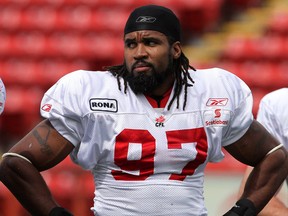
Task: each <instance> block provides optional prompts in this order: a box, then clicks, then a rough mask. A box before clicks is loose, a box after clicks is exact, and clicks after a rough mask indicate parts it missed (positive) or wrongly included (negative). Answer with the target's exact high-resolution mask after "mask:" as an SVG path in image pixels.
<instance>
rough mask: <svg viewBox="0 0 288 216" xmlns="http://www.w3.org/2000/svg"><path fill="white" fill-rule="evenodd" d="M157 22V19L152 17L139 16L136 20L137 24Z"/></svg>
mask: <svg viewBox="0 0 288 216" xmlns="http://www.w3.org/2000/svg"><path fill="white" fill-rule="evenodd" d="M155 21H156V18H155V17H151V16H139V17H138V18H137V20H136V22H138V23H139V22H140V23H153V22H155Z"/></svg>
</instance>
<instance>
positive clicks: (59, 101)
mask: <svg viewBox="0 0 288 216" xmlns="http://www.w3.org/2000/svg"><path fill="white" fill-rule="evenodd" d="M79 75H80V71H76V72H72V73H70V74H67V75H65V76H64V77H62V78H61V79H60V80H59V81H58V82H57V83H56V84H54V85H53V86H52V87H51V88H50V89H49V90H48V91H47V92H46V93H45V94H44V97H43V98H42V101H41V109H40V113H41V116H42V117H44V118H46V119H49V121H50V122H51V124H52V125H53V126H54V127H55V129H56V130H57V131H58V132H59V133H60V134H61V135H62V136H63V137H65V138H66V139H67V140H69V141H70V142H71V143H72V144H73V145H75V146H76V144H78V143H79V142H80V140H81V136H82V135H81V132H82V131H83V129H82V127H81V95H80V94H81V93H80V92H81V90H82V87H81V77H80V76H79Z"/></svg>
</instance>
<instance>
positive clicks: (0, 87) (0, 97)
mask: <svg viewBox="0 0 288 216" xmlns="http://www.w3.org/2000/svg"><path fill="white" fill-rule="evenodd" d="M5 101H6V90H5V86H4V83H3V82H2V80H1V79H0V115H1V114H2V112H3V111H4V107H5Z"/></svg>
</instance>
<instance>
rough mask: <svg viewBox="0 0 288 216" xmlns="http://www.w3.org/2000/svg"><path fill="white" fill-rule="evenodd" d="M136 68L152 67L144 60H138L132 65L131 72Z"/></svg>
mask: <svg viewBox="0 0 288 216" xmlns="http://www.w3.org/2000/svg"><path fill="white" fill-rule="evenodd" d="M137 67H153V65H152V64H151V63H149V62H146V61H144V60H138V61H136V62H134V64H132V70H134V69H135V68H137Z"/></svg>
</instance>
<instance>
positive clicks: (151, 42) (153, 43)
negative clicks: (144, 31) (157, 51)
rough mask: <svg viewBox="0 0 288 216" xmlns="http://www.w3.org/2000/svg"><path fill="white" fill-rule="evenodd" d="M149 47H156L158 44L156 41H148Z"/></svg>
mask: <svg viewBox="0 0 288 216" xmlns="http://www.w3.org/2000/svg"><path fill="white" fill-rule="evenodd" d="M145 44H146V45H147V46H155V45H156V44H157V43H156V42H155V41H146V43H145Z"/></svg>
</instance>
